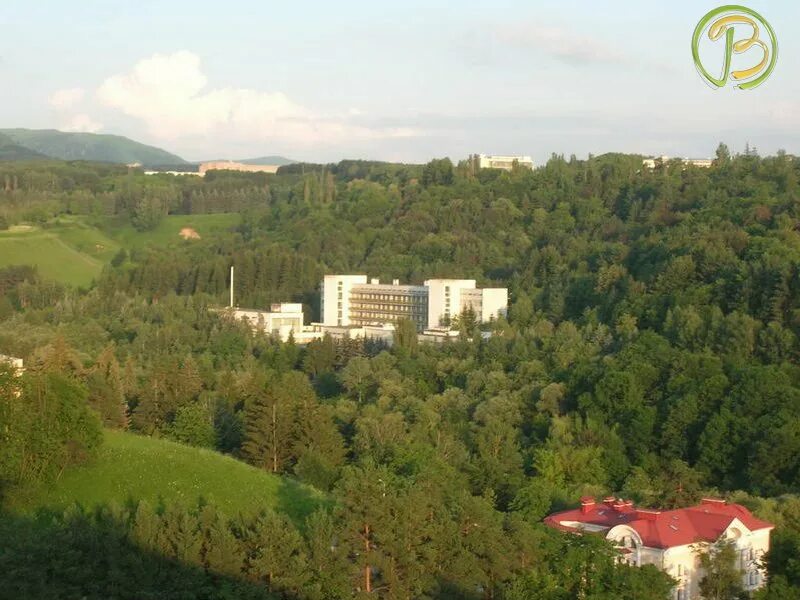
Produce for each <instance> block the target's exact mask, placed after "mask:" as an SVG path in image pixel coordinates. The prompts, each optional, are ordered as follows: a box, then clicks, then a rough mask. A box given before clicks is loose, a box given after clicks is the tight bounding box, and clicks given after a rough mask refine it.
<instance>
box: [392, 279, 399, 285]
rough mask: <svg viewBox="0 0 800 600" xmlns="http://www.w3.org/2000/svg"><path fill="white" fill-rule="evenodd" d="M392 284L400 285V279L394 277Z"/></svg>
mask: <svg viewBox="0 0 800 600" xmlns="http://www.w3.org/2000/svg"><path fill="white" fill-rule="evenodd" d="M392 285H400V280H399V279H392Z"/></svg>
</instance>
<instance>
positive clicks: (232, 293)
mask: <svg viewBox="0 0 800 600" xmlns="http://www.w3.org/2000/svg"><path fill="white" fill-rule="evenodd" d="M231 308H233V265H231Z"/></svg>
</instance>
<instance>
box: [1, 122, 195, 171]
mask: <svg viewBox="0 0 800 600" xmlns="http://www.w3.org/2000/svg"><path fill="white" fill-rule="evenodd" d="M0 134H2V135H4V136H7V137H9V138H11V140H12V141H13V142H14V143H15V144H17V145H19V146H22V147H24V148H27V149H28V150H31V151H33V152H34V153H37V154H40V155H44V156H47V157H49V158H55V159H60V160H85V161H94V162H110V163H118V164H123V165H125V164H131V163H140V164H143V165H180V164H186V161H185V160H183V159H182V158H181V157H179V156H176V155H174V154H170V153H169V152H166V151H164V150H161V149H160V148H156V147H154V146H147V145H145V144H141V143H139V142H135V141H133V140H130V139H128V138H126V137H122V136H119V135H105V134H96V133H73V132H64V131H56V130H54V129H0ZM15 160H27V158H26V157H24V156H19V157H17V158H16V159H15Z"/></svg>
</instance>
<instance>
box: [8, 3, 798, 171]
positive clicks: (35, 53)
mask: <svg viewBox="0 0 800 600" xmlns="http://www.w3.org/2000/svg"><path fill="white" fill-rule="evenodd" d="M742 2H743V3H744V4H746V5H747V6H748V7H750V8H752V9H754V10H756V11H758V12H760V13H761V14H762V15H763V16H764V18H766V19H767V20H768V21H769V22H770V23H771V24H772V26H773V28H774V29H775V31H776V33H777V37H778V41H779V44H780V54H779V58H778V63H777V67H776V69H775V71H774V72H773V74H772V76H771V77H770V78H769V80H767V81H766V82H765V83H764V84H763V85H761V86H760V87H759V88H757V89H755V90H748V91H742V90H737V89H734V88H732V87H727V88H723V89H718V90H715V89H712V88H711V87H709V86H708V85H707V84H705V83H704V82H703V81H702V80H701V78H700V76H699V74H698V73H697V71H696V69H695V66H694V62H693V60H692V56H691V48H690V46H691V44H690V41H691V37H692V33H693V30H694V28H695V26H696V25H697V23H698V21H699V20H700V19H701V18H702V17H703V15H704V14H706V13H707V12H708V11H709V10H711V9H713V8H716V7H717V6H719V5H721V4H724V2H721V1H717V2H709V1H707V0H693V1H689V0H672V1H670V2H641V1H628V0H608V1H604V2H602V3H600V2H590V1H589V0H584V1H577V0H559V1H558V2H553V1H552V0H549V1H542V0H525V1H521V0H494V1H493V2H491V3H490V2H486V1H485V0H483V1H472V0H461V1H460V2H452V1H451V2H440V1H437V0H427V1H424V2H423V1H418V0H406V1H405V2H403V3H385V2H380V1H373V2H366V1H355V0H353V1H348V0H340V1H339V2H330V1H327V2H322V1H319V2H318V1H316V0H305V1H303V2H285V1H284V2H273V1H272V0H260V1H249V0H248V1H245V0H226V1H221V0H215V1H214V2H208V1H205V0H195V1H194V2H187V1H183V0H159V1H156V0H138V1H136V2H133V1H131V0H127V1H118V0H74V1H72V2H67V1H65V0H58V1H56V0H37V1H36V2H30V0H26V1H24V2H23V1H21V0H3V2H2V3H0V82H2V83H1V84H0V128H5V127H28V128H36V129H40V128H55V129H61V130H70V131H89V132H96V133H111V134H118V135H125V136H128V137H131V138H132V139H135V140H137V141H141V142H144V143H148V144H153V145H156V146H159V147H161V148H164V149H166V150H168V151H171V152H175V153H177V154H178V155H180V156H182V157H184V158H186V159H188V160H203V159H217V158H231V159H242V158H249V157H255V156H264V155H273V154H280V155H284V156H288V157H290V158H293V159H296V160H306V161H337V160H340V159H344V158H362V159H375V160H391V161H406V162H424V161H427V160H429V159H431V158H434V157H443V156H450V157H451V158H453V159H454V160H458V159H461V158H465V157H466V156H468V155H469V154H472V153H487V154H525V155H531V156H533V158H534V160H535V161H536V162H537V163H541V162H544V161H545V160H547V158H548V157H549V156H550V155H551V154H552V153H558V154H564V155H566V156H569V155H571V154H576V155H577V156H579V157H585V156H586V155H588V154H589V153H592V154H602V153H605V152H612V151H618V152H632V153H642V154H647V155H669V156H681V157H693V158H695V157H697V158H699V157H707V156H712V155H713V153H714V150H715V149H716V147H717V145H718V143H719V142H720V141H724V142H726V143H727V144H728V145H729V146H730V147H731V148H732V149H733V150H734V151H742V150H743V149H744V147H745V144H746V143H748V142H749V143H750V145H751V146H756V147H757V148H758V149H759V151H760V152H761V154H771V153H774V152H776V151H777V150H779V149H784V150H786V151H787V152H790V153H796V154H800V77H798V76H797V75H798V73H799V72H800V71H798V64H800V39H799V38H800V35H798V34H800V3H798V2H796V1H789V0H742ZM740 31H743V30H740V29H738V28H737V35H738V34H739V32H740ZM704 48H705V50H704V52H706V54H704V57H707V58H706V59H707V60H708V59H710V60H712V61H713V60H714V59H715V55H714V52H715V51H720V48H721V46H719V45H716V46H714V45H713V44H711V42H708V43H707V44H706V45H705V46H704ZM757 52H758V51H757V49H753V50H751V51H750V53H749V54H744V55H742V56H740V57H738V58H737V60H739V61H744V62H743V63H741V64H742V65H743V66H750V65H752V64H754V63H757V62H758V60H760V57H758V56H757ZM754 53H755V54H754ZM753 56H756V58H755V59H753V58H752V57H753ZM718 68H720V69H721V67H718Z"/></svg>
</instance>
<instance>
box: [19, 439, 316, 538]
mask: <svg viewBox="0 0 800 600" xmlns="http://www.w3.org/2000/svg"><path fill="white" fill-rule="evenodd" d="M200 499H202V500H203V501H205V502H207V503H208V504H213V505H214V506H216V507H217V508H219V510H220V511H221V512H223V513H225V514H227V515H229V516H234V515H236V514H239V513H243V514H248V513H252V512H254V511H257V510H259V509H263V508H270V509H273V510H275V511H278V512H283V513H285V514H287V515H289V516H290V517H291V518H292V519H294V520H295V521H297V522H298V523H300V522H302V520H303V519H304V517H305V516H306V515H308V514H309V513H310V512H312V511H313V510H314V509H315V508H317V507H318V506H320V505H322V504H325V503H326V502H327V499H326V497H325V496H324V495H323V494H322V493H321V492H319V491H318V490H316V489H314V488H312V487H310V486H306V485H303V484H301V483H299V482H297V481H294V480H292V479H289V478H286V477H280V476H277V475H273V474H271V473H267V472H266V471H263V470H260V469H256V468H255V467H252V466H250V465H247V464H245V463H244V462H241V461H238V460H236V459H234V458H231V457H229V456H225V455H223V454H220V453H218V452H214V451H212V450H205V449H199V448H193V447H191V446H185V445H183V444H178V443H175V442H171V441H168V440H164V439H156V438H149V437H143V436H139V435H134V434H131V433H126V432H121V431H111V430H106V432H105V442H104V444H103V446H102V447H101V450H100V455H99V457H98V458H97V459H96V460H95V461H93V462H92V463H90V464H88V465H84V466H81V467H78V468H73V469H70V470H68V471H66V472H65V473H64V474H63V475H62V476H61V477H60V478H59V479H58V480H57V481H55V482H54V483H51V484H48V485H46V486H38V487H26V488H17V489H14V490H13V491H12V492H11V493H10V495H9V496H8V497H7V498H6V500H5V503H4V504H5V508H7V509H8V510H10V511H11V512H13V513H16V514H19V515H32V514H35V513H36V512H37V511H38V510H40V509H51V510H61V509H64V508H66V507H68V506H70V505H73V504H75V503H78V504H80V505H82V506H84V507H87V508H88V507H92V506H98V505H102V504H109V503H117V504H124V503H125V502H127V501H128V500H145V501H147V502H148V503H150V504H151V505H153V506H155V505H157V504H158V503H159V502H160V501H162V500H163V501H164V502H165V503H176V502H177V503H181V504H183V505H185V506H192V505H196V504H197V502H198V501H199V500H200Z"/></svg>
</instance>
